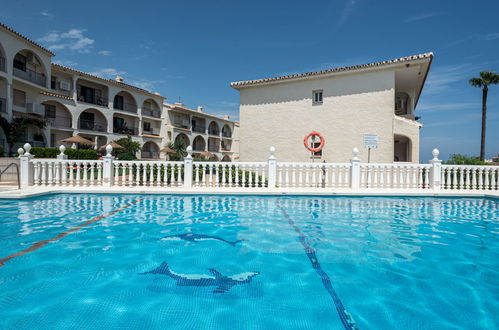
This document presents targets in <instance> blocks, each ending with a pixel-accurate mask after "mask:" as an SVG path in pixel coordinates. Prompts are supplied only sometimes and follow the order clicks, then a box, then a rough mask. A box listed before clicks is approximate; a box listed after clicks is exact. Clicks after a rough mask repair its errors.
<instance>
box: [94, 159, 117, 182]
mask: <svg viewBox="0 0 499 330" xmlns="http://www.w3.org/2000/svg"><path fill="white" fill-rule="evenodd" d="M94 165H95V164H94V163H90V185H91V186H93V185H94V182H95V178H94V174H95V167H94ZM116 167H118V166H116Z"/></svg>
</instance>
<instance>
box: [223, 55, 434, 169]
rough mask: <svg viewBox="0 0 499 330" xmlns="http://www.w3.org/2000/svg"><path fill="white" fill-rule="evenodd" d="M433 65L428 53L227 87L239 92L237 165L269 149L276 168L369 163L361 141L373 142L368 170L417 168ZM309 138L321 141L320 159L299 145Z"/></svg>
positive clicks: (310, 141) (316, 143)
mask: <svg viewBox="0 0 499 330" xmlns="http://www.w3.org/2000/svg"><path fill="white" fill-rule="evenodd" d="M432 58H433V54H432V53H427V54H422V55H415V56H409V57H404V58H400V59H396V60H390V61H384V62H377V63H370V64H365V65H358V66H352V67H345V68H339V69H331V70H324V71H319V72H310V73H304V74H296V75H290V76H284V77H276V78H267V79H259V80H250V81H240V82H233V83H231V86H232V87H233V88H235V89H237V90H238V91H239V92H240V109H239V110H240V125H241V131H240V141H241V142H240V146H239V148H240V151H239V153H240V159H241V161H257V160H261V159H265V158H266V157H267V156H268V149H269V147H270V146H274V147H275V148H276V150H277V157H278V159H279V160H280V161H299V162H309V161H311V160H315V161H325V162H346V161H348V160H349V159H350V158H351V155H352V149H353V148H359V150H360V157H362V159H363V160H366V161H367V159H368V149H367V148H363V146H364V139H365V135H366V134H367V135H370V136H376V138H377V141H378V144H377V148H376V149H372V150H371V152H370V154H371V155H370V161H371V162H375V163H392V162H413V163H417V162H419V130H420V128H421V126H422V125H421V123H419V122H418V121H417V119H418V118H417V117H416V116H415V109H416V105H417V102H418V99H419V96H420V94H421V91H422V89H423V86H424V83H425V80H426V76H427V74H428V72H429V69H430V65H431V61H432ZM310 132H319V133H320V134H321V135H322V136H323V137H324V139H325V144H324V147H323V149H322V151H321V152H317V153H312V152H310V151H308V150H307V149H306V148H305V145H304V137H305V136H306V135H307V134H308V133H310ZM307 143H308V144H309V145H310V146H312V147H313V146H317V145H318V144H319V142H318V140H317V141H316V142H313V141H312V140H308V141H307ZM312 144H313V145H312Z"/></svg>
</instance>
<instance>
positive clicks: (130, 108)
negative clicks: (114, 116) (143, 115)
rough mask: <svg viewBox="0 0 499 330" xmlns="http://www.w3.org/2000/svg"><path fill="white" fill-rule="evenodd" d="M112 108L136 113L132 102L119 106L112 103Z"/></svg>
mask: <svg viewBox="0 0 499 330" xmlns="http://www.w3.org/2000/svg"><path fill="white" fill-rule="evenodd" d="M113 108H114V109H116V110H121V111H126V112H132V113H137V105H136V104H133V103H123V104H120V105H119V106H118V105H117V104H113Z"/></svg>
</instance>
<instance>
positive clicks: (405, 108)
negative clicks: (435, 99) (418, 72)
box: [395, 92, 410, 116]
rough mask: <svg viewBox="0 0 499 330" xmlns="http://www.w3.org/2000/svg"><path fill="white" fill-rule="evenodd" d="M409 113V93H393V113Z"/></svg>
mask: <svg viewBox="0 0 499 330" xmlns="http://www.w3.org/2000/svg"><path fill="white" fill-rule="evenodd" d="M409 113H410V110H409V94H407V93H406V92H397V93H395V114H396V115H399V116H401V115H407V114H409Z"/></svg>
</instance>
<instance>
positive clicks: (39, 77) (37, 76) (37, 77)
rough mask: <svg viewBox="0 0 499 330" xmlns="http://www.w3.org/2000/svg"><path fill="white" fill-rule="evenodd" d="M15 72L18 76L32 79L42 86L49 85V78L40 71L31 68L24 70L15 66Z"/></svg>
mask: <svg viewBox="0 0 499 330" xmlns="http://www.w3.org/2000/svg"><path fill="white" fill-rule="evenodd" d="M13 73H14V76H16V77H19V78H22V79H24V80H27V81H31V82H32V83H35V84H37V85H40V86H42V87H47V78H46V76H45V74H43V73H38V72H35V71H33V70H30V69H26V71H23V70H20V69H18V68H14V71H13Z"/></svg>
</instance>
